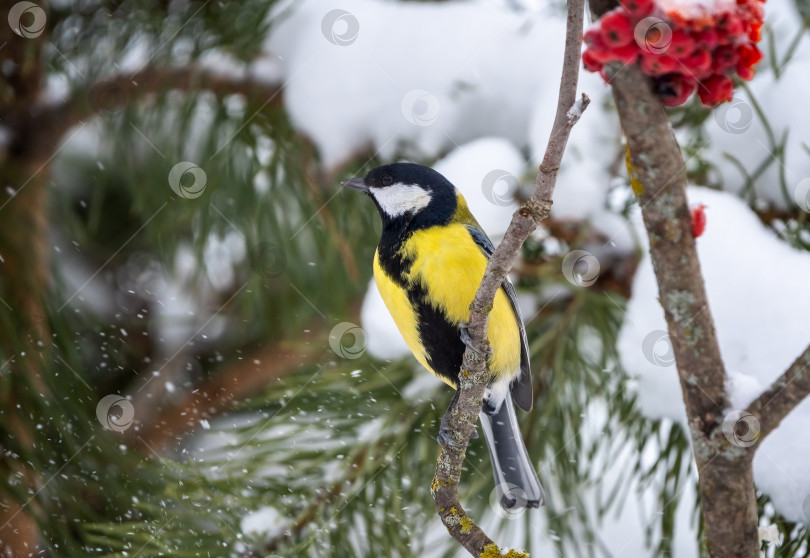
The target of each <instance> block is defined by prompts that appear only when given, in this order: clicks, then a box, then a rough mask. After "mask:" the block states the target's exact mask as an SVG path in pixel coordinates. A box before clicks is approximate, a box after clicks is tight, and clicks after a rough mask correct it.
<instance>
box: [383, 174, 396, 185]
mask: <svg viewBox="0 0 810 558" xmlns="http://www.w3.org/2000/svg"><path fill="white" fill-rule="evenodd" d="M393 183H394V177H392V176H391V175H390V174H384V175H383V176H382V178H380V184H382V185H383V186H390V185H391V184H393Z"/></svg>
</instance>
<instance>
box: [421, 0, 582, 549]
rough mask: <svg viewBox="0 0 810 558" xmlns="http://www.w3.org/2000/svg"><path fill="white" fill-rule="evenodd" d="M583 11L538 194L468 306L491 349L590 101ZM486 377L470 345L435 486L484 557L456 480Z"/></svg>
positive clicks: (574, 4)
mask: <svg viewBox="0 0 810 558" xmlns="http://www.w3.org/2000/svg"><path fill="white" fill-rule="evenodd" d="M583 12H584V0H568V18H567V23H566V38H565V54H564V57H563V68H562V79H561V81H560V94H559V98H558V101H557V113H556V117H555V119H554V126H553V127H552V130H551V136H550V138H549V142H548V146H547V147H546V153H545V156H544V157H543V162H542V163H541V165H540V170H539V173H538V175H537V181H536V183H535V190H534V193H533V194H532V197H531V198H530V199H529V200H527V201H526V203H525V204H524V205H523V206H522V207H521V208H520V209H518V210H517V211H516V212H515V214H514V215H513V216H512V221H511V223H510V224H509V228H508V229H507V230H506V234H505V236H504V238H503V240H502V241H501V243H500V244H499V245H498V247H497V248H496V249H495V252H494V253H493V254H492V257H491V258H490V260H489V263H488V265H487V269H486V272H485V274H484V277H483V279H482V281H481V285H480V286H479V287H478V291H477V292H476V295H475V298H474V300H473V303H472V305H471V307H470V320H469V326H468V330H469V334H470V337H471V339H472V343H471V344H472V345H473V346H476V347H484V348H488V347H489V341H488V340H487V329H488V325H489V312H490V310H491V309H492V303H493V300H494V299H495V293H496V292H497V291H498V289H499V288H500V287H501V284H502V283H503V281H504V280H505V279H506V277H507V274H508V273H509V270H510V269H511V267H512V265H513V264H514V262H515V261H516V260H517V257H518V255H519V253H520V248H521V246H522V245H523V242H524V241H525V240H526V238H527V237H528V236H529V235H530V234H531V233H532V231H534V230H535V228H537V225H538V224H539V223H540V222H541V221H542V220H543V219H545V218H546V217H548V214H549V212H550V210H551V203H552V200H551V198H552V194H553V192H554V185H555V183H556V180H557V172H558V171H559V168H560V162H561V160H562V156H563V153H564V151H565V146H566V144H567V142H568V136H569V134H570V133H571V129H572V128H573V127H574V124H576V123H577V121H578V120H579V118H580V116H581V115H582V111H583V110H585V108H586V107H587V106H588V103H589V102H590V100H589V99H588V97H587V96H586V95H585V94H583V95H582V98H581V99H580V100H578V101H577V100H576V92H577V81H578V77H579V60H580V51H581V48H582V24H583V18H584V14H583ZM488 380H489V372H488V370H487V358H486V354H484V353H478V352H476V351H474V350H472V349H470V348H469V347H467V349H466V350H465V352H464V359H463V361H462V365H461V370H460V373H459V385H458V397H456V398H454V400H453V403H451V404H450V407H449V408H448V409H447V411H446V413H445V417H444V422H445V423H446V424H447V425H449V431H448V437H449V438H450V439H451V440H452V443H448V442H447V440H445V439H442V441H441V450H440V451H439V458H438V463H437V465H436V476H435V478H434V479H433V485H432V492H433V497H434V499H435V501H436V508H437V509H438V512H439V517H440V518H441V520H442V522H443V523H444V525H445V526H446V527H447V530H448V531H449V533H450V535H452V536H453V538H455V539H456V540H457V541H458V542H459V544H461V545H462V546H463V547H464V548H465V549H467V550H468V551H469V552H470V554H472V555H473V556H480V555H481V554H482V552H484V551H485V550H486V551H487V552H488V553H490V554H491V553H494V552H496V551H497V552H499V550H498V549H497V545H495V543H494V542H493V541H492V540H491V539H490V538H489V537H487V535H486V534H485V533H484V532H483V531H482V530H481V529H480V528H479V527H478V526H477V525H476V524H475V523H474V522H473V521H472V519H470V518H469V516H467V514H466V513H465V512H464V509H463V508H462V506H461V503H460V502H459V499H458V484H459V482H460V479H461V470H462V465H463V463H464V457H465V454H466V451H467V444H468V443H469V440H470V436H471V435H472V433H473V430H474V429H475V424H476V422H477V421H478V414H479V413H480V412H481V407H482V401H483V397H484V390H485V388H486V384H487V382H488ZM510 555H511V556H514V555H515V554H514V553H512V554H510Z"/></svg>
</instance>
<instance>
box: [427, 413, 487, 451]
mask: <svg viewBox="0 0 810 558" xmlns="http://www.w3.org/2000/svg"><path fill="white" fill-rule="evenodd" d="M451 430H452V429H451V428H450V425H449V424H448V423H447V421H445V420H444V418H442V424H441V426H439V435H438V436H436V441H437V442H439V443H440V444H441V443H442V442H444V443H445V444H447V445H448V446H450V447H451V448H461V447H464V444H459V443H457V442H454V441H453V438H451V437H450V432H451ZM470 439H471V440H477V439H478V431H477V430H473V432H472V436H470Z"/></svg>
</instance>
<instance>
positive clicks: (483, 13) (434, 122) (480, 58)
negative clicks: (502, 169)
mask: <svg viewBox="0 0 810 558" xmlns="http://www.w3.org/2000/svg"><path fill="white" fill-rule="evenodd" d="M335 8H348V9H349V10H350V13H349V14H348V15H347V16H345V17H344V18H343V20H342V22H343V23H344V24H345V23H346V22H347V21H348V20H349V19H351V18H353V19H354V20H355V22H356V25H357V28H358V33H357V34H356V36H352V37H351V38H348V37H347V39H351V41H349V40H347V41H346V43H347V44H335V42H333V40H330V37H331V35H327V34H326V33H324V31H325V30H324V29H323V28H322V25H323V22H324V20H325V18H327V16H328V14H330V12H331V11H332V10H333V9H335ZM553 9H554V8H553V7H551V6H548V7H546V9H545V10H544V11H543V12H534V13H527V12H516V11H510V10H504V9H499V8H497V7H494V6H492V5H487V4H484V3H478V2H465V3H461V2H448V3H441V4H423V3H418V2H404V3H400V2H382V1H379V0H376V1H374V0H355V1H354V2H352V3H351V4H350V5H347V6H343V5H342V4H339V3H337V2H323V1H322V2H316V1H312V0H309V1H303V2H296V5H295V9H294V10H293V11H292V12H291V13H290V16H289V18H288V19H286V20H285V21H283V22H281V23H280V24H279V26H278V27H277V29H276V30H275V32H274V33H273V34H272V36H271V37H270V40H269V43H268V45H267V50H269V52H271V53H273V54H274V55H277V56H279V57H280V58H281V59H282V60H283V61H284V64H285V67H286V76H287V82H286V85H285V95H284V102H285V105H286V107H287V109H288V110H289V113H290V115H291V118H292V120H293V123H294V124H295V125H296V127H298V128H299V129H300V130H301V131H303V132H304V133H306V134H307V135H308V136H309V137H310V138H312V139H313V140H314V141H315V143H316V145H317V146H318V149H319V152H320V155H321V157H322V160H323V161H324V163H325V165H326V166H327V167H331V166H333V165H337V164H339V163H341V162H343V161H345V160H346V159H347V158H349V157H350V156H351V155H352V154H356V153H358V152H360V151H362V150H365V149H367V148H369V147H371V148H372V149H373V150H375V151H378V152H379V153H380V154H381V156H382V157H383V158H391V157H392V156H393V155H394V154H395V153H401V154H405V155H419V156H421V157H428V158H429V157H435V156H438V155H440V154H441V153H442V152H444V151H446V150H448V149H450V148H452V147H454V146H455V145H459V144H462V143H465V142H467V141H469V140H472V139H475V138H476V137H479V136H481V135H485V134H486V135H497V136H503V137H505V138H507V139H509V140H511V141H513V142H514V143H515V144H516V145H518V146H520V147H522V146H524V145H525V144H526V143H527V139H528V129H527V119H526V117H527V115H528V114H531V109H532V107H533V106H534V103H535V100H536V98H537V92H538V90H539V89H542V88H549V89H553V90H555V91H556V89H557V87H558V85H557V84H558V81H557V79H558V76H557V74H558V72H559V69H558V68H557V67H558V66H559V65H560V64H561V61H562V48H563V43H564V41H563V37H564V26H563V20H562V18H560V17H558V14H557V13H554V14H553V15H552V10H553ZM391 22H396V24H395V25H392V24H391ZM335 32H338V33H340V32H342V31H339V30H337V29H335ZM551 68H554V70H553V73H552V71H551ZM550 76H553V77H550ZM403 104H404V105H405V106H403Z"/></svg>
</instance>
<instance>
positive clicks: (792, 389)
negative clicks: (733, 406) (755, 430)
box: [746, 346, 810, 445]
mask: <svg viewBox="0 0 810 558" xmlns="http://www.w3.org/2000/svg"><path fill="white" fill-rule="evenodd" d="M809 369H810V346H808V347H807V348H806V349H805V350H804V352H803V353H802V354H801V355H799V358H797V359H796V360H795V361H793V364H791V365H790V367H789V368H788V369H787V370H786V371H785V373H784V374H782V375H781V376H779V377H778V378H777V379H776V380H774V382H773V383H772V384H771V387H769V388H768V389H767V390H765V391H764V392H762V393H761V394H760V396H759V397H757V398H756V399H755V400H754V401H752V402H751V404H750V405H749V406H748V409H746V412H748V413H751V414H752V415H754V416H755V417H756V418H757V420H758V421H759V428H760V429H759V437H758V439H757V445H759V444H761V443H762V440H764V439H765V437H766V436H767V435H768V434H770V433H771V432H773V431H774V429H776V427H777V426H779V423H781V422H782V419H784V418H785V417H786V416H787V415H788V413H790V412H791V411H792V410H793V409H795V408H796V406H797V405H798V404H799V403H801V402H802V401H803V400H804V399H805V398H806V397H807V396H808V395H810V370H809Z"/></svg>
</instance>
